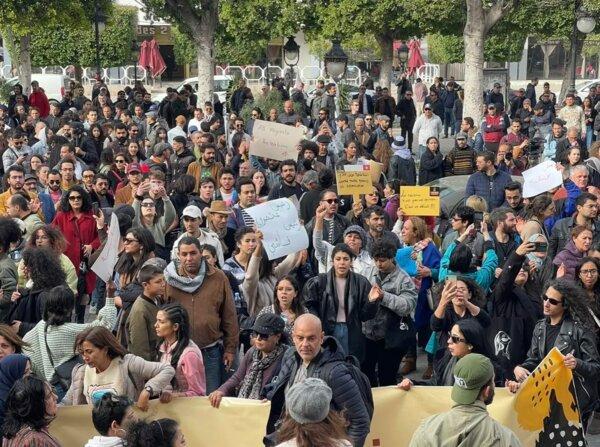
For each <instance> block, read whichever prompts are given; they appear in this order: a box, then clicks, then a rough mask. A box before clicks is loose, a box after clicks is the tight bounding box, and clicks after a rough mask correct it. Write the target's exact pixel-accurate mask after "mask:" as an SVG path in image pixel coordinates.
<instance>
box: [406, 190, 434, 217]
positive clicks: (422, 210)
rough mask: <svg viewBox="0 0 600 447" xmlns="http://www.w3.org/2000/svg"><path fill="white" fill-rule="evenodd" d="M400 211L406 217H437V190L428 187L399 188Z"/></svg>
mask: <svg viewBox="0 0 600 447" xmlns="http://www.w3.org/2000/svg"><path fill="white" fill-rule="evenodd" d="M400 209H401V210H402V211H404V214H405V215H407V216H439V215H440V192H439V189H438V188H433V187H430V186H401V187H400Z"/></svg>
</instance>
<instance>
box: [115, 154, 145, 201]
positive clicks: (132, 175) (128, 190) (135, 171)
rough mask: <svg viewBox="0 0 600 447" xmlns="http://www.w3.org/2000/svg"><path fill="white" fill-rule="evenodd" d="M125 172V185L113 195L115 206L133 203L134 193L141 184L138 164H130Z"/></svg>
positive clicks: (140, 172)
mask: <svg viewBox="0 0 600 447" xmlns="http://www.w3.org/2000/svg"><path fill="white" fill-rule="evenodd" d="M125 172H126V173H127V185H125V186H123V187H122V188H121V189H119V190H117V193H116V195H115V205H122V204H127V205H131V204H132V203H133V199H134V195H135V191H136V190H137V187H138V186H139V185H140V183H141V182H142V171H141V169H140V165H139V164H137V163H130V164H129V165H127V169H126V170H125Z"/></svg>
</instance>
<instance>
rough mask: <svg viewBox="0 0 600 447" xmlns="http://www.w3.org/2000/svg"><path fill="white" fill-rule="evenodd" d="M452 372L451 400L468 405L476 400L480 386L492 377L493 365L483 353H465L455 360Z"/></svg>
mask: <svg viewBox="0 0 600 447" xmlns="http://www.w3.org/2000/svg"><path fill="white" fill-rule="evenodd" d="M453 373H454V385H452V394H451V397H452V400H453V401H454V402H456V403H457V404H461V405H469V404H472V403H473V402H475V401H476V400H477V396H479V391H480V390H481V388H482V387H483V386H484V385H485V384H486V383H488V382H489V381H490V379H491V378H492V377H494V367H493V366H492V362H491V361H490V359H488V358H487V357H486V356H484V355H481V354H467V355H466V356H464V357H463V358H462V359H460V360H459V361H458V362H456V366H454V371H453Z"/></svg>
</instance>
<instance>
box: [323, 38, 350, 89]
mask: <svg viewBox="0 0 600 447" xmlns="http://www.w3.org/2000/svg"><path fill="white" fill-rule="evenodd" d="M332 43H333V45H332V47H331V50H329V51H328V52H327V54H325V73H326V74H327V76H330V77H331V78H332V79H333V80H334V81H335V82H336V83H337V82H339V81H340V80H341V79H342V78H343V77H344V76H345V75H346V68H347V66H348V55H347V54H346V53H345V52H344V50H343V49H342V46H341V45H340V41H339V39H333V40H332Z"/></svg>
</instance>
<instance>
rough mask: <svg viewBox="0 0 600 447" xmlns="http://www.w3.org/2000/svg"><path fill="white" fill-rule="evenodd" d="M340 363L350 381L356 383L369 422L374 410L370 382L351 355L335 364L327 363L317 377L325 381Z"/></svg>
mask: <svg viewBox="0 0 600 447" xmlns="http://www.w3.org/2000/svg"><path fill="white" fill-rule="evenodd" d="M340 363H343V364H344V365H345V366H346V368H347V369H348V372H349V373H350V376H352V380H354V383H356V386H357V387H358V390H359V392H360V397H361V399H362V401H363V403H364V404H365V407H366V408H367V413H369V420H373V411H374V410H375V404H374V403H373V393H372V391H371V382H370V381H369V378H368V377H367V376H366V375H365V373H363V372H362V371H361V370H360V363H359V361H358V359H357V358H356V357H354V356H353V355H348V356H346V358H345V359H344V360H339V361H335V362H329V363H327V364H325V366H324V367H323V369H322V371H321V373H320V374H319V376H321V379H323V380H325V378H326V377H329V376H330V374H331V371H332V370H333V368H335V367H336V366H338V365H339V364H340Z"/></svg>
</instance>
